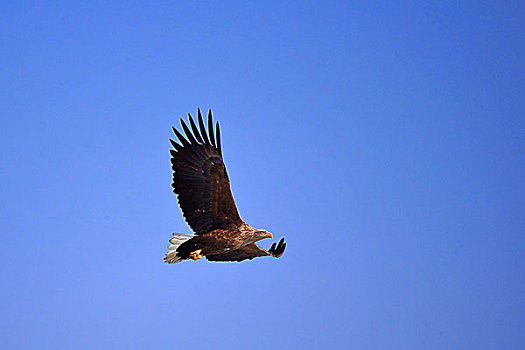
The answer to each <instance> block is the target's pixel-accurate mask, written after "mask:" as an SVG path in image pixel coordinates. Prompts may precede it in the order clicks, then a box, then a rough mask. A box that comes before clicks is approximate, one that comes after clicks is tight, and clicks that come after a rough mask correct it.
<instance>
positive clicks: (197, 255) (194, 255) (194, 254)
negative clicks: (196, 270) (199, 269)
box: [190, 249, 203, 260]
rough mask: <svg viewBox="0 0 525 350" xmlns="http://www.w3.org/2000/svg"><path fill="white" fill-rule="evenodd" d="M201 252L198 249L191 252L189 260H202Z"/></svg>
mask: <svg viewBox="0 0 525 350" xmlns="http://www.w3.org/2000/svg"><path fill="white" fill-rule="evenodd" d="M201 251H202V249H199V250H196V251H194V252H191V253H190V259H193V260H199V259H200V258H202V256H203V255H202V254H201Z"/></svg>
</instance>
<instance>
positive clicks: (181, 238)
mask: <svg viewBox="0 0 525 350" xmlns="http://www.w3.org/2000/svg"><path fill="white" fill-rule="evenodd" d="M193 237H195V235H188V234H185V233H174V234H173V237H172V238H171V239H170V245H169V246H168V252H167V253H166V256H165V257H164V261H165V262H167V263H168V264H174V263H178V262H180V261H182V260H184V259H183V258H181V257H180V256H179V255H177V248H179V246H180V245H181V244H182V243H184V242H186V241H188V240H190V239H191V238H193Z"/></svg>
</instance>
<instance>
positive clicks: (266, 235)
mask: <svg viewBox="0 0 525 350" xmlns="http://www.w3.org/2000/svg"><path fill="white" fill-rule="evenodd" d="M256 237H257V240H258V241H260V240H261V239H265V238H273V235H272V233H271V232H268V231H266V230H261V229H258V230H257V235H256Z"/></svg>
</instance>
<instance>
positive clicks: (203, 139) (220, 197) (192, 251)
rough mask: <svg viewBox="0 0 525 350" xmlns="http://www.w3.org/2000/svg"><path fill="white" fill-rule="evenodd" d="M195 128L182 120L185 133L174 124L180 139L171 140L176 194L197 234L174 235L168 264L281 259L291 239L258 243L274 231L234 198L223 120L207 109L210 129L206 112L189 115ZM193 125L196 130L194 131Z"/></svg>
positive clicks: (165, 258)
mask: <svg viewBox="0 0 525 350" xmlns="http://www.w3.org/2000/svg"><path fill="white" fill-rule="evenodd" d="M188 121H189V125H190V127H188V125H187V124H186V123H185V122H184V120H183V119H182V118H180V124H181V126H182V130H183V131H184V133H185V134H186V137H184V136H183V135H182V133H181V132H179V131H178V130H177V129H176V128H175V127H172V129H173V132H174V133H175V135H176V136H177V139H178V141H179V143H178V142H176V141H174V140H172V139H170V142H171V144H172V146H173V148H174V149H170V154H171V168H172V169H173V183H172V187H173V192H174V193H175V194H176V195H177V199H178V202H179V206H180V208H181V210H182V214H183V216H184V218H185V220H186V222H187V223H188V226H189V227H190V228H191V229H192V231H193V232H194V234H184V233H173V237H172V238H171V239H170V240H169V242H170V244H169V246H168V252H167V253H166V256H165V257H164V261H165V262H166V263H168V264H173V263H178V262H180V261H183V260H189V259H192V260H199V259H200V258H202V257H206V259H207V260H209V261H243V260H246V259H250V260H251V259H253V258H256V257H260V256H272V257H274V258H278V257H280V256H281V255H282V254H283V252H284V249H285V248H286V243H285V242H284V238H281V240H280V241H279V243H275V242H274V243H273V244H272V245H271V247H270V249H268V250H266V249H263V248H262V247H260V246H258V245H257V244H255V242H257V241H259V240H261V239H264V238H272V239H273V235H272V233H270V232H268V231H266V230H263V229H258V228H253V227H251V226H250V225H248V224H247V223H245V222H244V221H243V220H242V219H241V216H240V215H239V212H238V211H237V206H236V205H235V201H234V200H233V194H232V191H231V188H230V180H229V178H228V173H227V172H226V167H225V165H224V161H223V158H222V150H221V134H220V129H219V123H218V122H216V123H215V130H214V128H213V119H212V115H211V109H210V110H208V120H207V124H208V125H207V126H208V130H206V127H205V124H204V121H203V118H202V115H201V111H200V109H197V122H198V124H199V126H198V127H197V125H196V124H195V122H194V121H193V118H192V117H191V115H190V114H189V113H188ZM190 128H191V130H190Z"/></svg>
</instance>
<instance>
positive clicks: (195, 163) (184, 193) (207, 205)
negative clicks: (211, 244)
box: [170, 110, 242, 234]
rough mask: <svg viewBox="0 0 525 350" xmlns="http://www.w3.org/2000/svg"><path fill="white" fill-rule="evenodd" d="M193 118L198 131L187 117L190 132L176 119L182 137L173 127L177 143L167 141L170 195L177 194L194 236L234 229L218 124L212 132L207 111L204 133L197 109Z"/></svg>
mask: <svg viewBox="0 0 525 350" xmlns="http://www.w3.org/2000/svg"><path fill="white" fill-rule="evenodd" d="M197 116H198V123H199V128H197V126H196V125H195V123H194V122H193V119H192V117H191V115H190V114H188V118H189V122H190V127H191V131H190V129H189V128H188V126H187V125H186V123H185V122H184V120H182V118H181V119H180V123H181V125H182V129H183V130H184V133H185V134H186V138H185V137H184V136H183V135H182V134H181V133H180V132H179V131H178V130H177V129H175V128H173V132H174V133H175V135H176V136H177V138H178V139H179V142H180V143H181V144H178V143H177V142H175V141H173V140H172V139H170V142H171V144H172V145H173V147H174V148H175V150H170V153H171V168H172V169H173V183H172V186H173V192H175V193H176V194H177V198H178V201H179V206H180V208H181V209H182V214H183V215H184V218H185V219H186V222H187V223H188V225H189V226H190V227H191V229H192V230H193V231H194V232H195V233H196V234H203V233H206V232H209V231H211V230H215V229H218V228H222V229H226V228H228V227H231V225H235V226H238V225H240V224H241V223H242V220H241V217H240V216H239V213H238V211H237V207H236V206H235V201H234V200H233V195H232V192H231V189H230V180H229V179H228V174H227V173H226V167H225V166H224V163H223V161H222V151H221V136H220V130H219V123H218V122H217V123H216V124H215V132H214V130H213V121H212V117H211V110H210V111H208V131H207V132H206V128H205V126H204V122H203V120H202V115H201V112H200V110H197ZM199 130H200V132H199ZM192 131H193V133H192ZM208 135H209V137H208Z"/></svg>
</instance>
